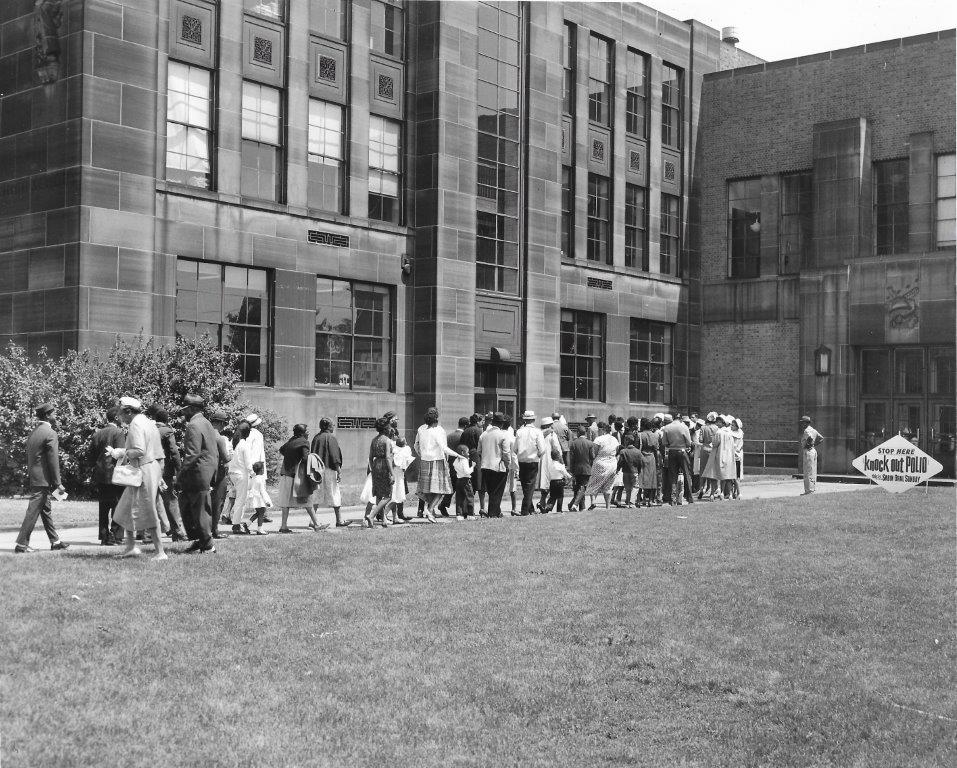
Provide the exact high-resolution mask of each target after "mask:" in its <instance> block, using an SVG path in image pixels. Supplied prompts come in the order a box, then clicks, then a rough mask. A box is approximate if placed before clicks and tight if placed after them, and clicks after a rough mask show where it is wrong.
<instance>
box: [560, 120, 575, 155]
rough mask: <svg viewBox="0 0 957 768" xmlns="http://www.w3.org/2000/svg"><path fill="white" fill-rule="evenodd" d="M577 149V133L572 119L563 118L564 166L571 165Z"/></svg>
mask: <svg viewBox="0 0 957 768" xmlns="http://www.w3.org/2000/svg"><path fill="white" fill-rule="evenodd" d="M574 149H575V131H574V128H573V123H572V119H571V118H570V117H563V118H562V165H571V164H572V161H573V158H574V153H573V150H574Z"/></svg>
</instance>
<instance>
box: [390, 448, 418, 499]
mask: <svg viewBox="0 0 957 768" xmlns="http://www.w3.org/2000/svg"><path fill="white" fill-rule="evenodd" d="M413 461H415V456H413V455H412V449H411V448H410V447H409V446H407V445H403V446H402V447H401V448H399V447H397V446H396V445H395V443H393V453H392V480H393V482H392V501H393V502H394V503H395V504H404V503H405V499H406V496H408V493H406V485H405V471H406V470H407V469H408V468H409V467H410V466H411V464H412V462H413Z"/></svg>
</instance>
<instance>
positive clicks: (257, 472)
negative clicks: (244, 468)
mask: <svg viewBox="0 0 957 768" xmlns="http://www.w3.org/2000/svg"><path fill="white" fill-rule="evenodd" d="M265 471H266V466H265V465H264V464H263V463H262V462H261V461H256V462H254V463H253V476H252V478H251V479H250V481H249V493H248V494H247V496H246V499H247V501H246V504H247V505H248V506H250V507H252V508H253V509H255V510H256V511H255V512H254V513H253V516H252V520H250V521H249V522H250V523H252V522H254V521H255V523H256V530H255V531H254V533H255V534H256V535H257V536H265V535H266V533H267V532H266V531H264V530H263V523H264V522H265V521H266V510H267V509H268V508H269V507H271V506H272V499H270V498H269V493H268V491H266V475H265Z"/></svg>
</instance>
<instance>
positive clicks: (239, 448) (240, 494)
mask: <svg viewBox="0 0 957 768" xmlns="http://www.w3.org/2000/svg"><path fill="white" fill-rule="evenodd" d="M249 429H250V427H249V424H247V423H246V422H245V421H244V422H241V423H240V425H239V426H238V427H236V434H235V435H234V436H233V457H232V458H231V459H230V460H229V467H228V470H227V471H228V477H229V499H228V500H227V503H230V501H231V502H232V503H231V507H230V509H229V510H228V513H229V516H230V522H231V523H232V525H233V533H238V534H248V533H250V530H249V524H248V523H246V522H245V521H244V520H243V517H244V516H245V514H246V500H247V496H248V495H249V479H250V478H251V477H252V475H253V458H252V455H251V454H250V452H249ZM224 514H225V512H224Z"/></svg>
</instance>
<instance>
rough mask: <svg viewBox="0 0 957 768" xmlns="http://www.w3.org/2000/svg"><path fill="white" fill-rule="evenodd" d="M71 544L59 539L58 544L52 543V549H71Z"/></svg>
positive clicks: (55, 550)
mask: <svg viewBox="0 0 957 768" xmlns="http://www.w3.org/2000/svg"><path fill="white" fill-rule="evenodd" d="M69 548H70V545H69V544H64V543H63V542H62V541H58V542H57V543H56V544H51V545H50V549H52V550H53V551H54V552H59V551H60V550H64V549H69Z"/></svg>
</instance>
